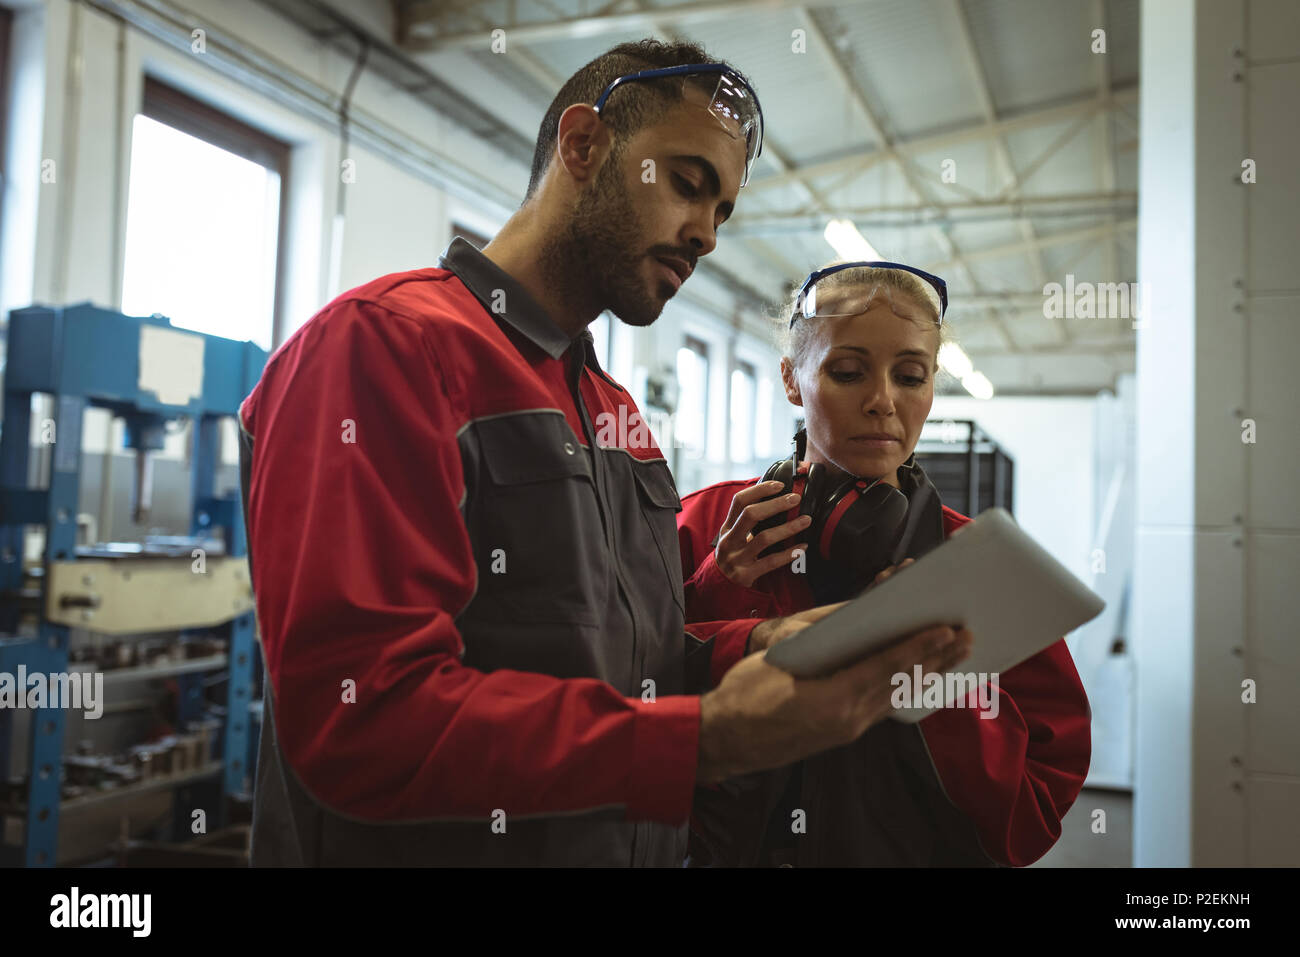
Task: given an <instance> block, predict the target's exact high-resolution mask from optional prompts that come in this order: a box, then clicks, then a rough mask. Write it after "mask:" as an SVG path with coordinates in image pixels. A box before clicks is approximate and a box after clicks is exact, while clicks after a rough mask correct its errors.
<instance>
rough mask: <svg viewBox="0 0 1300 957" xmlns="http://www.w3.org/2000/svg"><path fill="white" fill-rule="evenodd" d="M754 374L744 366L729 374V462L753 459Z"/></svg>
mask: <svg viewBox="0 0 1300 957" xmlns="http://www.w3.org/2000/svg"><path fill="white" fill-rule="evenodd" d="M754 392H755V386H754V373H753V370H752V368H750V367H749V366H745V367H742V368H739V369H733V370H732V372H731V461H732V463H733V464H736V465H742V464H747V463H748V462H749V461H750V460H751V459H753V457H754V412H755V409H754V406H755V395H754Z"/></svg>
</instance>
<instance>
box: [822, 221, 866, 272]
mask: <svg viewBox="0 0 1300 957" xmlns="http://www.w3.org/2000/svg"><path fill="white" fill-rule="evenodd" d="M822 235H823V236H825V237H826V241H827V242H828V243H830V244H831V248H832V249H834V250H835V252H836V253H838V254H839V256H840V258H841V259H853V260H865V261H867V262H873V261H875V260H878V259H880V253H878V252H876V250H875V249H874V248H873V247H872V245H871V243H869V242H867V240H866V239H865V238H864V237H863V235H862V234H861V233H860V232H858V227H857V226H854V225H853V221H852V220H848V219H832V220H831V221H830V222H829V223H827V224H826V232H824V233H823V234H822Z"/></svg>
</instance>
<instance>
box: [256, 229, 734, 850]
mask: <svg viewBox="0 0 1300 957" xmlns="http://www.w3.org/2000/svg"><path fill="white" fill-rule="evenodd" d="M241 412H242V415H241V424H242V427H243V430H242V442H241V463H240V464H241V484H242V486H243V490H244V502H245V511H246V516H247V522H248V529H249V533H248V534H249V555H250V561H251V566H252V574H253V583H254V591H255V594H256V599H257V612H258V622H259V626H260V629H261V640H262V648H263V652H264V655H265V661H266V672H267V678H268V680H267V683H266V684H267V689H266V692H267V693H266V696H265V702H266V709H265V718H264V721H263V735H262V746H261V752H260V755H259V766H258V771H257V782H256V792H255V795H254V818H253V838H252V856H253V861H254V863H255V864H262V863H266V864H308V865H311V864H320V865H387V864H444V865H446V864H450V865H459V866H464V865H478V864H505V865H520V864H596V865H607V866H618V865H623V866H626V865H665V866H680V864H681V862H682V860H683V858H684V856H685V849H686V821H687V819H688V817H689V814H690V807H691V799H692V795H693V791H694V782H695V774H696V765H697V760H698V743H699V722H700V709H699V698H698V697H697V696H695V694H698V693H699V692H701V691H703V690H706V689H707V680H703V681H699V680H691V677H690V676H691V674H693V673H695V672H697V671H699V670H701V669H700V667H699V665H698V664H695V665H693V664H692V660H691V659H692V657H693V659H697V660H702V663H703V669H702V671H703V673H704V676H705V678H706V679H707V673H708V670H709V666H710V663H711V664H712V666H713V668H714V670H715V671H717V672H721V671H723V670H725V669H726V668H727V667H728V666H729V664H730V663H734V662H735V661H736V660H738V659H739V658H740V656H741V654H742V652H743V649H744V646H745V641H746V639H747V638H748V634H749V631H750V630H751V629H752V627H753V625H754V624H755V622H753V621H749V622H729V623H727V624H725V625H720V626H718V627H716V628H704V629H701V628H699V627H697V628H696V629H695V631H696V634H697V635H699V637H700V639H701V641H702V643H701V641H697V640H696V638H693V637H689V636H687V634H686V632H685V630H684V627H683V625H684V622H683V599H682V578H683V576H682V571H681V565H680V562H679V557H678V551H677V548H676V547H675V538H676V535H675V532H676V527H675V524H674V518H675V512H676V511H677V510H678V509H679V508H680V505H679V502H678V498H677V493H676V491H675V489H674V486H673V481H672V476H671V475H670V474H669V471H668V466H667V463H666V462H665V461H664V457H663V455H662V453H661V452H660V451H659V449H658V448H657V447H656V445H655V443H654V440H653V439H652V438H651V437H650V433H649V430H648V429H646V428H645V426H644V424H643V423H642V421H641V416H640V413H639V412H638V411H637V409H636V405H635V403H633V401H632V399H631V397H630V396H628V394H627V393H626V392H624V391H623V389H622V388H621V387H620V386H619V385H618V384H617V383H615V382H614V381H613V380H611V379H610V378H609V377H608V376H606V375H605V374H604V373H603V372H602V371H601V369H600V367H599V365H598V364H597V362H596V359H595V356H594V352H593V350H592V349H591V337H590V335H589V334H587V335H584V336H579V337H578V338H577V339H573V340H571V339H570V338H569V337H568V336H567V335H566V334H565V333H564V332H563V331H562V330H561V329H560V328H559V327H558V326H557V325H556V324H555V323H554V322H553V321H552V320H551V319H550V317H548V316H547V315H546V314H545V313H544V311H543V310H542V309H541V307H540V306H539V305H538V304H537V303H536V301H535V300H534V299H533V298H532V297H531V296H530V295H529V294H528V292H527V291H526V290H525V289H524V288H523V287H522V286H520V285H519V284H518V283H517V282H515V281H514V280H513V278H512V277H510V276H509V275H508V274H506V273H505V272H504V271H502V270H501V269H500V268H498V267H497V266H496V265H495V264H494V263H492V262H491V261H490V260H489V259H488V258H487V257H486V256H484V255H483V254H482V253H481V252H479V251H478V250H477V249H475V248H474V247H473V246H471V245H470V244H469V243H467V242H465V241H464V240H456V241H455V242H453V243H452V245H451V246H450V247H449V248H448V250H447V252H446V254H445V255H444V257H443V261H442V266H441V268H436V269H433V268H430V269H416V270H412V271H410V272H404V273H394V274H392V275H389V276H384V277H382V278H380V279H377V280H375V281H373V282H370V283H367V284H366V285H364V286H360V287H358V288H356V289H353V290H351V291H349V292H347V293H344V294H343V295H341V296H339V297H338V298H337V299H335V300H334V301H333V302H331V303H330V304H329V305H328V306H326V307H325V308H324V309H323V310H321V312H319V313H318V314H317V315H316V316H314V317H313V318H312V319H311V320H310V321H309V322H307V323H306V325H304V326H303V327H302V328H301V329H300V330H299V331H298V332H296V333H295V334H294V335H293V336H292V337H291V338H290V339H289V340H288V341H287V342H286V343H285V344H284V345H283V346H282V347H281V348H280V349H278V350H277V351H276V353H275V355H273V356H272V357H271V360H270V361H269V362H268V363H267V366H266V370H265V372H264V373H263V375H262V378H261V381H260V382H259V383H258V385H257V387H256V389H255V390H254V391H253V393H252V394H251V395H250V396H249V397H248V398H247V400H245V402H244V404H243V407H242V410H241ZM701 652H703V654H701ZM688 692H693V693H694V694H692V693H688Z"/></svg>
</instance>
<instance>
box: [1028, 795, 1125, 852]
mask: <svg viewBox="0 0 1300 957" xmlns="http://www.w3.org/2000/svg"><path fill="white" fill-rule="evenodd" d="M1098 809H1100V810H1102V811H1105V812H1106V817H1105V822H1106V831H1105V833H1104V834H1095V833H1093V819H1094V817H1095V813H1094V812H1095V811H1097V810H1098ZM1132 866H1133V795H1132V794H1131V793H1129V792H1127V791H1103V790H1100V789H1094V788H1084V789H1083V790H1082V791H1080V792H1079V797H1078V799H1077V800H1076V801H1075V802H1074V806H1073V807H1071V808H1070V810H1069V811H1068V812H1066V815H1065V817H1064V819H1062V821H1061V837H1060V840H1058V841H1057V842H1056V846H1055V847H1053V848H1052V849H1051V850H1050V851H1048V852H1047V853H1046V854H1044V855H1043V856H1042V858H1041V859H1039V860H1038V861H1037V862H1036V863H1034V864H1031V865H1030V867H1132Z"/></svg>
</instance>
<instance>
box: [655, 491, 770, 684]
mask: <svg viewBox="0 0 1300 957" xmlns="http://www.w3.org/2000/svg"><path fill="white" fill-rule="evenodd" d="M752 484H753V482H752V481H751V482H727V483H723V484H721V485H714V486H710V487H709V488H706V489H702V490H700V491H698V492H694V493H692V494H690V495H687V496H686V497H685V498H683V499H682V510H681V512H679V513H678V515H677V544H678V547H679V549H680V550H681V558H682V569H683V570H684V571H685V572H686V573H687V574H688V576H689V577H687V579H686V581H685V582H684V583H683V585H682V591H683V593H684V595H685V598H686V630H687V632H688V633H689V634H691V635H692V636H694V637H695V638H697V639H699V640H700V641H708V640H709V639H710V638H711V639H712V657H711V659H710V662H709V686H710V687H716V686H717V684H718V682H719V681H721V680H722V676H723V675H725V674H726V673H727V672H728V671H729V670H730V669H731V668H732V666H734V665H735V664H736V663H737V662H739V661H740V659H741V658H743V657H744V656H745V653H746V651H747V650H748V642H749V634H750V632H751V631H753V630H754V627H755V626H756V625H757V624H758V623H759V622H761V621H763V620H764V619H766V618H771V617H773V614H774V608H775V604H774V602H773V601H772V596H770V595H768V594H766V593H765V592H761V591H758V590H756V589H753V588H745V587H744V586H742V585H737V584H735V583H734V582H732V581H730V580H729V579H728V578H727V577H726V576H725V575H723V574H722V571H721V569H719V568H718V564H717V562H716V561H715V560H714V557H713V549H714V539H715V538H716V537H717V534H718V531H719V530H720V529H721V528H722V523H723V521H724V520H725V519H726V516H727V512H728V511H729V510H730V508H731V499H732V497H733V496H734V495H735V493H736V492H738V491H740V490H741V489H742V488H745V487H746V486H748V485H752ZM692 569H694V571H693V572H692V571H691V570H692Z"/></svg>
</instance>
